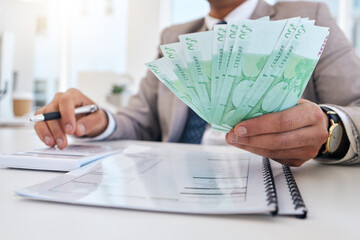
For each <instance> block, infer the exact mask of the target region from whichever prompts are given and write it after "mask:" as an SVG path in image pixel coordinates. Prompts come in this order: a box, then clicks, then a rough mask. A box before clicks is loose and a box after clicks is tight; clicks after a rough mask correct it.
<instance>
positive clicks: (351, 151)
mask: <svg viewBox="0 0 360 240" xmlns="http://www.w3.org/2000/svg"><path fill="white" fill-rule="evenodd" d="M321 106H324V107H326V108H329V109H331V110H333V111H334V112H336V114H337V115H338V116H339V117H340V119H341V121H342V123H343V125H344V127H345V131H346V135H347V137H348V139H349V141H350V146H349V150H348V151H347V153H346V155H345V156H344V157H343V158H342V159H331V158H324V159H321V158H317V159H316V160H318V161H320V162H324V163H329V164H339V163H344V162H346V161H347V160H350V159H352V158H353V157H355V156H356V154H357V153H356V141H355V136H354V134H353V132H352V127H351V122H350V119H349V118H348V116H347V115H346V114H345V113H344V112H343V111H341V110H340V109H338V108H336V107H334V106H327V105H321Z"/></svg>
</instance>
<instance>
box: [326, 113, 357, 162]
mask: <svg viewBox="0 0 360 240" xmlns="http://www.w3.org/2000/svg"><path fill="white" fill-rule="evenodd" d="M320 108H321V110H323V112H324V113H325V114H326V115H327V116H328V118H329V130H328V131H329V134H328V139H327V141H326V143H325V144H324V145H323V147H322V148H321V150H320V153H321V156H322V157H327V156H329V155H331V156H334V157H340V156H342V157H343V156H345V154H346V151H347V149H348V147H349V144H350V143H349V140H348V138H347V136H346V133H345V130H344V127H343V125H342V124H341V120H340V117H339V116H338V115H337V113H336V112H334V111H332V110H331V109H328V108H326V107H320ZM346 148H347V149H346Z"/></svg>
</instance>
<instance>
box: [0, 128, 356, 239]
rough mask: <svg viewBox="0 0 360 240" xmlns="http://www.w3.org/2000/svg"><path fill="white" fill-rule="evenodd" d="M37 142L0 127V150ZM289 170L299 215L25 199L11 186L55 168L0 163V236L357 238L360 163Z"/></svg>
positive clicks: (30, 134) (27, 132)
mask: <svg viewBox="0 0 360 240" xmlns="http://www.w3.org/2000/svg"><path fill="white" fill-rule="evenodd" d="M111 144H116V142H112V143H111ZM41 146H43V145H42V144H41V142H40V141H39V140H38V139H37V137H36V134H35V132H34V131H33V130H32V129H31V128H0V152H1V153H10V152H15V151H20V150H28V149H31V148H34V147H41ZM293 172H294V175H295V178H296V181H297V183H298V185H299V188H300V190H301V193H302V195H303V198H304V200H305V203H306V205H307V208H308V210H309V213H308V218H307V219H305V220H302V219H296V218H292V217H279V216H278V217H270V216H251V215H250V216H249V215H247V216H244V215H237V216H197V215H185V214H168V213H154V212H141V211H133V210H123V209H111V208H100V207H87V206H78V205H68V204H58V203H50V202H42V201H35V200H28V199H24V198H22V197H19V196H17V195H15V193H14V191H15V190H16V189H19V188H23V187H26V186H30V185H33V184H37V183H40V182H43V181H46V180H49V179H51V178H54V177H56V176H58V175H60V174H61V173H57V172H43V171H31V170H14V169H5V168H0V239H1V240H9V239H11V240H12V239H36V240H42V239H46V240H49V239H52V240H56V239H87V240H91V239H106V240H110V239H124V240H128V239H155V238H156V239H171V240H173V239H209V240H210V239H217V240H218V239H277V240H280V239H302V240H304V239H360V166H359V165H358V166H351V167H347V166H346V167H345V166H327V165H322V164H319V163H317V162H315V161H310V162H308V163H306V164H304V165H303V166H302V167H300V168H297V169H294V168H293Z"/></svg>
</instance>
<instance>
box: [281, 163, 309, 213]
mask: <svg viewBox="0 0 360 240" xmlns="http://www.w3.org/2000/svg"><path fill="white" fill-rule="evenodd" d="M282 168H283V171H284V174H285V179H286V182H287V185H288V187H289V191H290V195H291V198H292V200H293V203H294V206H295V209H298V208H303V209H304V214H305V216H306V212H307V211H306V206H305V203H304V200H303V198H302V196H301V194H300V190H299V188H298V186H297V184H296V181H295V178H294V175H293V174H292V172H291V169H290V167H289V166H285V165H283V166H282ZM305 216H304V217H305Z"/></svg>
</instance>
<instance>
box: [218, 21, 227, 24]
mask: <svg viewBox="0 0 360 240" xmlns="http://www.w3.org/2000/svg"><path fill="white" fill-rule="evenodd" d="M216 24H227V22H226V21H225V20H222V21H220V22H218V23H216Z"/></svg>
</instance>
